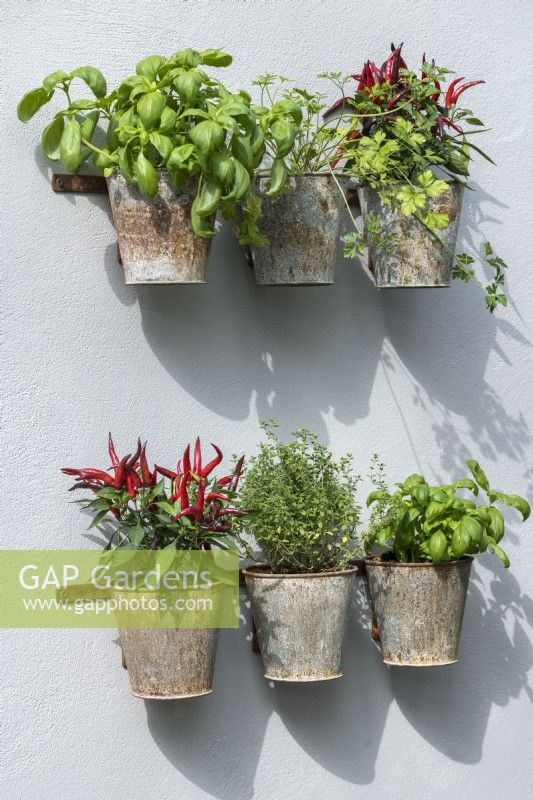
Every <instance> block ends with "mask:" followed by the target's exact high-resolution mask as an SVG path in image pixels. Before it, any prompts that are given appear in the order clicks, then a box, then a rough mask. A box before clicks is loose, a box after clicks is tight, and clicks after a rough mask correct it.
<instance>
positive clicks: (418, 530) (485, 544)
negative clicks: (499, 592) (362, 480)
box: [364, 456, 530, 567]
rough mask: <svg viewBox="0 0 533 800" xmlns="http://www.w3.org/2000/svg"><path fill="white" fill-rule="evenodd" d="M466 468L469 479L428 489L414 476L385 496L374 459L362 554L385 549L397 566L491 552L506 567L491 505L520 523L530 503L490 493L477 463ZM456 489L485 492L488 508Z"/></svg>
mask: <svg viewBox="0 0 533 800" xmlns="http://www.w3.org/2000/svg"><path fill="white" fill-rule="evenodd" d="M466 463H467V466H468V468H469V470H470V473H471V474H472V478H461V479H460V480H457V481H455V483H452V484H448V485H445V486H430V485H429V484H428V483H427V481H426V480H425V478H423V477H422V475H416V474H415V475H410V476H409V477H408V478H407V479H406V480H405V481H404V482H403V483H397V484H396V486H397V487H398V489H397V491H395V492H390V491H389V490H388V488H387V486H386V483H385V479H384V465H383V464H382V463H380V461H379V460H378V458H377V456H374V461H373V467H372V470H371V476H370V477H371V479H372V482H373V483H374V485H375V487H376V488H375V490H374V491H373V492H371V494H370V495H369V496H368V499H367V505H369V506H370V505H373V506H374V508H373V511H372V515H371V517H370V522H369V525H368V528H367V531H366V533H365V536H364V542H365V549H366V551H367V553H370V552H372V548H373V546H374V545H379V546H380V547H388V548H390V549H391V550H392V553H393V555H394V557H395V559H396V560H397V561H404V562H423V561H433V562H436V563H439V562H442V561H451V560H453V559H456V558H461V557H462V556H464V555H467V554H472V555H474V554H476V553H484V552H485V551H486V550H487V549H490V550H492V552H493V553H495V555H497V556H498V558H500V559H501V561H502V562H503V564H504V566H505V567H508V566H509V558H508V557H507V554H506V553H505V551H504V550H503V549H502V548H501V547H500V544H499V542H500V541H501V539H502V537H503V535H504V533H505V522H504V518H503V516H502V514H501V512H500V511H499V509H497V508H496V507H495V506H494V505H493V503H494V502H496V501H499V502H500V503H502V504H503V505H506V506H509V507H511V508H516V509H517V510H518V511H519V512H520V514H521V515H522V519H523V520H526V519H527V518H528V517H529V514H530V507H529V504H528V503H527V501H526V500H524V498H523V497H520V496H519V495H509V494H505V493H504V492H500V491H497V490H496V489H493V488H492V487H491V486H490V484H489V481H488V478H487V476H486V475H485V473H484V472H483V470H482V469H481V467H480V466H479V464H478V462H477V461H474V460H473V459H471V460H469V461H467V462H466ZM460 489H466V490H468V491H470V492H471V493H472V494H473V496H474V498H477V497H478V495H479V492H480V491H484V492H485V493H486V494H487V496H488V499H489V504H488V505H481V504H478V503H477V502H476V501H475V500H473V499H471V498H464V497H462V496H460V495H459V494H458V491H459V490H460Z"/></svg>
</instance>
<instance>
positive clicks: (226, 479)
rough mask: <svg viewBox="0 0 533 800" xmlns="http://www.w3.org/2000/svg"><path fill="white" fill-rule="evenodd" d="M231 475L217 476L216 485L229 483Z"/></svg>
mask: <svg viewBox="0 0 533 800" xmlns="http://www.w3.org/2000/svg"><path fill="white" fill-rule="evenodd" d="M231 477H232V476H231V475H224V477H223V478H217V486H227V485H228V483H231Z"/></svg>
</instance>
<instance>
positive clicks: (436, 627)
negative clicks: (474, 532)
mask: <svg viewBox="0 0 533 800" xmlns="http://www.w3.org/2000/svg"><path fill="white" fill-rule="evenodd" d="M471 565H472V558H470V556H465V557H464V558H461V559H459V560H457V561H449V562H447V563H442V564H433V563H423V564H404V563H399V562H397V561H387V560H381V559H380V558H379V557H376V558H367V559H365V567H366V574H367V577H368V586H369V590H370V598H371V602H372V607H373V610H374V614H375V619H376V623H377V628H378V632H379V639H380V640H381V646H382V651H383V661H384V662H385V664H394V665H396V666H403V667H432V666H439V665H442V664H453V663H455V662H456V661H457V653H458V649H459V638H460V635H461V625H462V621H463V612H464V607H465V602H466V595H467V591H468V580H469V577H470V567H471Z"/></svg>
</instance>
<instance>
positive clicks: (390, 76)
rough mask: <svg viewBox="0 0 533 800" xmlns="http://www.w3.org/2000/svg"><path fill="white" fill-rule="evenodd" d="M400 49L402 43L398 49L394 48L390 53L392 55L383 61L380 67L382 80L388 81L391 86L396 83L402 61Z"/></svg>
mask: <svg viewBox="0 0 533 800" xmlns="http://www.w3.org/2000/svg"><path fill="white" fill-rule="evenodd" d="M402 47H403V42H402V43H401V44H400V45H399V46H398V47H395V48H394V50H393V51H392V53H391V54H390V56H389V57H388V59H387V60H386V61H385V63H384V65H383V67H382V69H383V78H384V79H385V80H386V81H388V82H389V83H390V84H391V85H394V84H396V83H398V77H399V69H400V61H401V60H402V58H401V51H402ZM403 63H405V62H403Z"/></svg>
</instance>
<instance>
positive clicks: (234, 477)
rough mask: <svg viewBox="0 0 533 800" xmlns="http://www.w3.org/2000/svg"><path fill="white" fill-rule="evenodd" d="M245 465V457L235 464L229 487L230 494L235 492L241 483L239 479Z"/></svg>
mask: <svg viewBox="0 0 533 800" xmlns="http://www.w3.org/2000/svg"><path fill="white" fill-rule="evenodd" d="M243 464H244V456H241V457H240V458H239V460H238V461H237V463H236V464H235V469H234V471H233V475H232V478H231V483H230V486H229V490H230V492H234V491H235V489H236V488H237V484H238V483H239V478H240V477H241V473H242V468H243Z"/></svg>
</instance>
